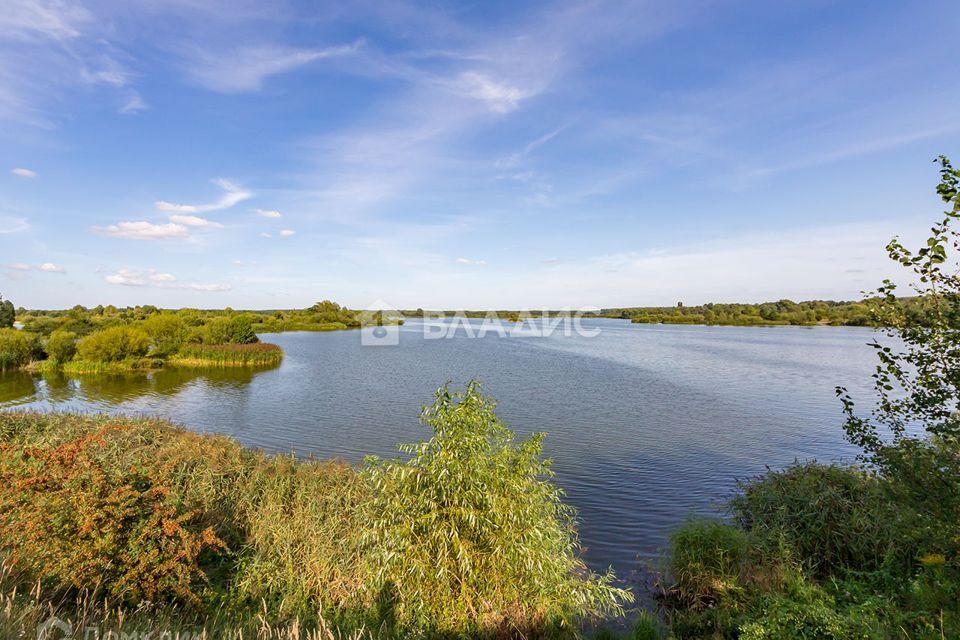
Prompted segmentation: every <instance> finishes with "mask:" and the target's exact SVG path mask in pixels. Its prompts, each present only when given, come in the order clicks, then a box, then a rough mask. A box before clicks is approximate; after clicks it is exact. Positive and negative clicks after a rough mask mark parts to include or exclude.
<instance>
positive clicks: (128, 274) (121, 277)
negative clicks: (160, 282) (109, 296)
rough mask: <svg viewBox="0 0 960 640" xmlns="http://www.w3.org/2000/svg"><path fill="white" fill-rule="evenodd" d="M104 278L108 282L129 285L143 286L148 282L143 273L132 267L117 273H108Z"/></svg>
mask: <svg viewBox="0 0 960 640" xmlns="http://www.w3.org/2000/svg"><path fill="white" fill-rule="evenodd" d="M103 279H104V280H105V281H106V282H107V283H108V284H119V285H124V286H127V287H143V286H145V285H146V284H147V281H146V279H145V278H144V277H143V275H142V274H141V273H139V272H137V271H131V270H130V269H120V270H119V271H117V272H116V273H111V274H107V275H106V276H104V277H103Z"/></svg>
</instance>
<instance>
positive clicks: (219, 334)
mask: <svg viewBox="0 0 960 640" xmlns="http://www.w3.org/2000/svg"><path fill="white" fill-rule="evenodd" d="M254 342H257V334H256V333H255V332H254V330H253V321H252V320H251V319H250V317H249V316H247V315H234V316H230V317H226V318H216V319H215V320H213V321H211V322H210V323H209V324H207V326H206V327H205V339H204V343H206V344H253V343H254Z"/></svg>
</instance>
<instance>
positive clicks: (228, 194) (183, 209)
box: [155, 178, 253, 213]
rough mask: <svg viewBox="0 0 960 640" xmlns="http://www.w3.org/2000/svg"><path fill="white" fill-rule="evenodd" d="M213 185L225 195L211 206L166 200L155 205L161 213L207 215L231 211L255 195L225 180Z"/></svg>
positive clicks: (218, 179)
mask: <svg viewBox="0 0 960 640" xmlns="http://www.w3.org/2000/svg"><path fill="white" fill-rule="evenodd" d="M211 182H213V184H215V185H217V186H218V187H220V188H221V189H222V190H223V195H221V196H220V198H218V199H217V200H216V201H214V202H211V203H209V204H176V203H173V202H168V201H166V200H158V201H157V202H156V203H155V205H156V207H157V209H158V210H160V211H173V212H177V213H206V212H208V211H220V210H222V209H229V208H230V207H232V206H234V205H236V204H237V203H239V202H243V201H244V200H247V199H248V198H251V197H253V194H252V193H250V192H249V191H247V190H246V189H243V188H242V187H240V186H239V185H236V184H234V183H233V182H230V181H229V180H226V179H224V178H215V179H214V180H212V181H211Z"/></svg>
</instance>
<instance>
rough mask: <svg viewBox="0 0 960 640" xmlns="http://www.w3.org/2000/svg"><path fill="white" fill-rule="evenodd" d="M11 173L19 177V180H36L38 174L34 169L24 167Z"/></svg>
mask: <svg viewBox="0 0 960 640" xmlns="http://www.w3.org/2000/svg"><path fill="white" fill-rule="evenodd" d="M10 173H12V174H13V175H15V176H17V177H18V178H36V177H37V172H36V171H33V170H32V169H24V168H23V167H17V168H15V169H13V170H12V171H11V172H10Z"/></svg>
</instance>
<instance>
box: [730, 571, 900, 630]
mask: <svg viewBox="0 0 960 640" xmlns="http://www.w3.org/2000/svg"><path fill="white" fill-rule="evenodd" d="M739 637H740V640H807V639H808V638H817V639H818V640H820V639H822V640H851V639H853V638H862V639H864V640H868V639H870V638H877V639H880V638H887V637H889V636H888V634H887V633H886V632H885V631H884V629H883V628H882V626H881V624H880V622H879V621H878V620H877V619H876V618H875V617H874V616H871V615H869V613H867V614H866V615H864V614H863V613H860V612H858V611H856V610H854V611H841V610H840V608H839V607H838V606H837V602H836V601H835V600H834V598H833V597H831V596H830V595H829V594H827V593H826V592H825V591H824V590H823V589H821V588H819V587H816V586H815V585H810V584H806V583H804V582H803V581H798V582H795V583H793V584H792V585H791V588H790V590H789V591H788V592H787V593H785V594H783V595H780V594H771V595H766V596H763V597H762V599H761V600H760V605H759V610H758V611H757V612H756V613H754V614H753V616H752V619H751V620H750V621H749V622H747V623H745V624H744V625H743V626H742V627H741V629H740V636H739Z"/></svg>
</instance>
